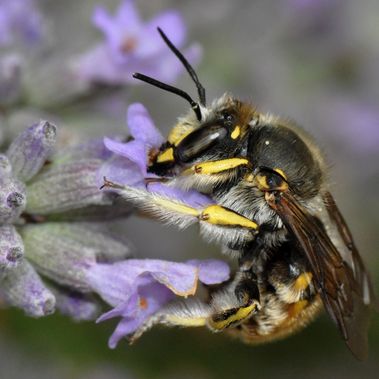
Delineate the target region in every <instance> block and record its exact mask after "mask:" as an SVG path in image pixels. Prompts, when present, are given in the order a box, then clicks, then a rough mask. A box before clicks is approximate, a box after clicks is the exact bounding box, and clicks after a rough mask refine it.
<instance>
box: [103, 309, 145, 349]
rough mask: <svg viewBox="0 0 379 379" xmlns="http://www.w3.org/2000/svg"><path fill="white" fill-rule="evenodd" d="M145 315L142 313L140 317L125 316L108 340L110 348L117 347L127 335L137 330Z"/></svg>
mask: <svg viewBox="0 0 379 379" xmlns="http://www.w3.org/2000/svg"><path fill="white" fill-rule="evenodd" d="M145 318H146V317H145V315H143V314H140V315H138V317H136V318H134V317H131V318H124V319H122V320H121V321H120V322H119V323H118V325H117V327H116V330H115V331H114V332H113V334H112V335H111V337H110V338H109V341H108V346H109V348H110V349H114V348H116V346H117V344H118V343H119V341H120V340H121V339H122V338H124V337H125V336H128V335H129V334H131V333H133V332H134V331H135V330H137V329H138V328H139V326H140V325H141V324H143V322H144V321H145Z"/></svg>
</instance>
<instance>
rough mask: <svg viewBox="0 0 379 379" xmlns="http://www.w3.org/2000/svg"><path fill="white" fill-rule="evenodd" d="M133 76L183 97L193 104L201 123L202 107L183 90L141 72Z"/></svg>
mask: <svg viewBox="0 0 379 379" xmlns="http://www.w3.org/2000/svg"><path fill="white" fill-rule="evenodd" d="M132 76H133V78H135V79H138V80H141V81H143V82H146V83H149V84H151V85H153V86H155V87H158V88H161V89H163V90H164V91H168V92H172V93H174V94H176V95H178V96H180V97H182V98H183V99H185V100H187V101H188V102H189V103H190V104H191V107H192V109H193V111H194V112H195V114H196V117H197V119H198V120H199V121H201V111H200V106H199V104H198V103H196V101H194V100H193V99H192V97H191V96H190V95H188V93H187V92H184V91H183V90H181V89H179V88H176V87H173V86H170V85H169V84H166V83H162V82H160V81H159V80H156V79H153V78H151V77H150V76H146V75H143V74H140V73H139V72H135V73H134V74H133V75H132Z"/></svg>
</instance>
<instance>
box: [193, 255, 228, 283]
mask: <svg viewBox="0 0 379 379" xmlns="http://www.w3.org/2000/svg"><path fill="white" fill-rule="evenodd" d="M187 263H188V264H193V265H194V266H195V267H198V269H199V280H200V281H201V282H202V283H204V284H218V283H222V282H225V281H226V280H228V279H229V277H230V268H229V266H228V265H227V264H226V263H225V262H222V261H219V260H216V259H208V260H204V261H202V260H198V259H192V260H190V261H188V262H187Z"/></svg>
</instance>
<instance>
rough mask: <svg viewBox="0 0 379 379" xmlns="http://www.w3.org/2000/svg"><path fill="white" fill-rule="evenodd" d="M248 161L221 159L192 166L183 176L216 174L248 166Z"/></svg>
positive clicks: (242, 159)
mask: <svg viewBox="0 0 379 379" xmlns="http://www.w3.org/2000/svg"><path fill="white" fill-rule="evenodd" d="M248 164H249V161H248V160H247V159H244V158H230V159H221V160H219V161H210V162H204V163H199V164H197V165H195V166H192V167H191V168H190V169H188V170H186V171H185V172H184V173H185V174H187V175H188V174H193V173H194V172H195V173H196V174H203V175H212V174H217V173H219V172H222V171H227V170H231V169H233V168H236V167H238V166H244V165H248Z"/></svg>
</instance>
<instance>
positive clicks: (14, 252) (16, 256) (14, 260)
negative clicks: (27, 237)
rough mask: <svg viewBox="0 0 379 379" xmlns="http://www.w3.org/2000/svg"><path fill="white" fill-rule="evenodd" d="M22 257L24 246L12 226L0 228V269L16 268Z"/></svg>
mask: <svg viewBox="0 0 379 379" xmlns="http://www.w3.org/2000/svg"><path fill="white" fill-rule="evenodd" d="M23 256H24V244H23V242H22V239H21V237H20V235H19V234H18V233H17V231H16V229H15V227H14V226H12V225H1V226H0V268H10V267H14V266H16V265H17V264H18V263H19V261H20V260H21V259H22V257H23Z"/></svg>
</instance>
